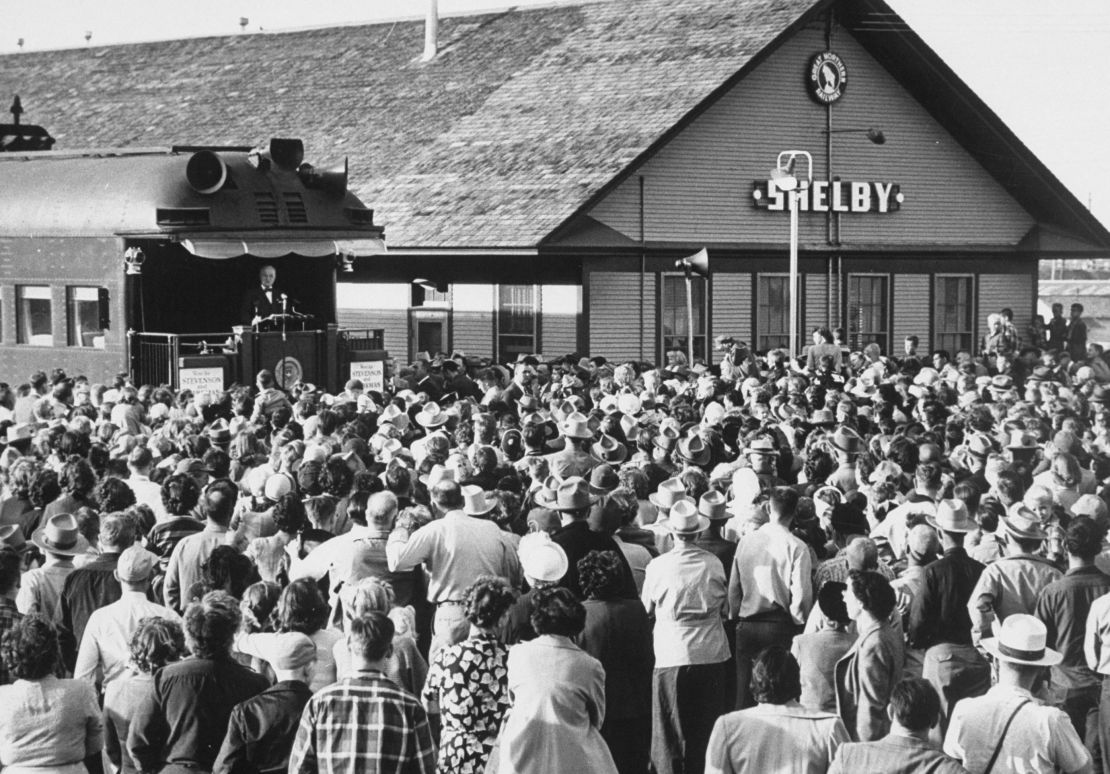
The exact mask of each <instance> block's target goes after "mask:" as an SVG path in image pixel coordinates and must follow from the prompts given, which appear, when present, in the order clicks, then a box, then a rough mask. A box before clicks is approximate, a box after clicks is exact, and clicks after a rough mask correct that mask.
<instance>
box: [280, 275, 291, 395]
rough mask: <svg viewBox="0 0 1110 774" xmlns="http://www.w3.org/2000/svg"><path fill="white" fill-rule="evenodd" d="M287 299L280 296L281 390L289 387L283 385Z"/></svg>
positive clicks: (285, 355)
mask: <svg viewBox="0 0 1110 774" xmlns="http://www.w3.org/2000/svg"><path fill="white" fill-rule="evenodd" d="M288 299H289V297H288V296H287V295H285V294H284V293H282V294H281V389H283V390H288V389H289V386H288V385H287V384H286V383H285V382H286V373H287V371H286V370H285V368H286V363H285V360H286V358H287V357H288V353H287V352H286V341H287V340H286V336H285V320H286V314H285V304H286V302H287V301H288Z"/></svg>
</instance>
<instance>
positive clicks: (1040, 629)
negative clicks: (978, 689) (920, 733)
mask: <svg viewBox="0 0 1110 774" xmlns="http://www.w3.org/2000/svg"><path fill="white" fill-rule="evenodd" d="M1047 634H1048V631H1047V629H1046V628H1045V625H1044V624H1043V623H1041V621H1040V620H1038V619H1037V618H1034V617H1033V616H1031V615H1025V614H1024V613H1014V614H1013V615H1011V616H1009V617H1007V618H1006V619H1005V620H1004V621H1003V622H1002V625H1001V626H1000V627H999V629H998V637H990V638H985V639H983V640H982V642H981V643H980V644H981V645H982V647H983V649H984V650H986V651H987V652H988V653H989V654H991V656H993V657H994V659H995V661H996V662H997V663H998V683H997V684H996V685H995V686H994V687H993V688H991V689H990V690H989V691H987V693H986V695H985V696H975V697H971V698H966V699H963V700H962V701H960V702H959V703H958V704H956V706H955V709H954V710H953V711H952V720H951V722H950V723H949V726H948V733H947V735H946V736H945V738H944V752H945V753H947V754H948V755H950V756H952V757H953V758H955V759H956V760H958V761H960V762H961V763H963V766H964V768H965V769H967V770H968V771H970V772H971V774H982V772H985V771H988V770H993V771H997V772H1002V771H1021V772H1046V774H1047V772H1058V771H1061V772H1066V773H1067V774H1079V773H1080V772H1083V773H1084V774H1085V773H1086V772H1091V771H1093V768H1092V765H1091V755H1090V753H1089V752H1088V751H1087V748H1086V747H1084V746H1083V742H1082V741H1081V740H1080V739H1079V735H1078V734H1077V733H1076V731H1075V728H1074V727H1073V726H1072V724H1071V720H1069V719H1068V716H1067V714H1066V713H1065V712H1063V711H1062V710H1059V709H1057V708H1055V707H1049V706H1043V705H1042V704H1041V703H1040V702H1039V701H1037V700H1036V699H1035V698H1034V697H1033V694H1032V692H1031V689H1032V687H1033V684H1034V683H1035V682H1036V680H1037V678H1038V676H1039V675H1040V673H1042V672H1043V671H1044V670H1046V669H1047V668H1048V667H1051V666H1053V665H1055V664H1059V663H1060V661H1061V660H1062V659H1063V657H1062V656H1061V654H1060V653H1058V652H1057V651H1055V650H1052V649H1051V648H1047V647H1045V642H1046V640H1047ZM996 764H1000V765H997V767H996Z"/></svg>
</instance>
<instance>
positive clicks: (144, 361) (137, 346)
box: [128, 331, 239, 384]
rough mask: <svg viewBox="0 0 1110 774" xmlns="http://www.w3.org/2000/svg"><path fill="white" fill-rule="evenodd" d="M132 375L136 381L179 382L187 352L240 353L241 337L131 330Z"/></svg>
mask: <svg viewBox="0 0 1110 774" xmlns="http://www.w3.org/2000/svg"><path fill="white" fill-rule="evenodd" d="M128 344H129V350H130V353H131V378H132V379H133V380H134V381H135V383H136V384H177V381H178V372H179V370H180V358H181V357H182V356H185V355H208V354H212V355H236V354H238V351H239V342H238V339H237V338H236V337H235V336H234V335H232V334H229V333H152V332H149V331H148V332H143V333H139V332H137V331H130V332H128Z"/></svg>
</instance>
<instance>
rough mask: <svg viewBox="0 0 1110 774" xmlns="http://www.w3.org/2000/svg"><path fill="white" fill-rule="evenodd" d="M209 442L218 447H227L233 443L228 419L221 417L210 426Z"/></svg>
mask: <svg viewBox="0 0 1110 774" xmlns="http://www.w3.org/2000/svg"><path fill="white" fill-rule="evenodd" d="M208 440H210V441H211V442H212V443H214V444H216V445H217V446H226V445H227V444H229V443H231V426H230V425H229V424H228V423H227V420H226V419H224V418H223V417H220V418H219V419H217V420H216V421H215V422H213V423H212V424H211V425H210V426H209V428H208Z"/></svg>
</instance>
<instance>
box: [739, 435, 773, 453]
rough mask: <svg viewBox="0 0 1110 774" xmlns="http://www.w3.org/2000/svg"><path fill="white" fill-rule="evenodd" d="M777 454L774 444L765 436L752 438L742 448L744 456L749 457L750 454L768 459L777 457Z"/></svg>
mask: <svg viewBox="0 0 1110 774" xmlns="http://www.w3.org/2000/svg"><path fill="white" fill-rule="evenodd" d="M778 453H779V451H778V449H776V448H775V442H774V441H772V440H771V439H770V438H767V437H765V436H761V437H759V438H753V439H752V440H751V441H749V442H748V445H747V446H746V447H745V448H744V454H746V455H749V456H750V455H752V454H763V455H766V456H768V457H777V456H778Z"/></svg>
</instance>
